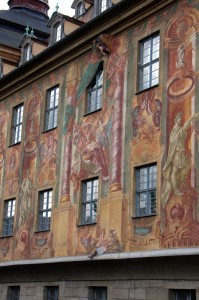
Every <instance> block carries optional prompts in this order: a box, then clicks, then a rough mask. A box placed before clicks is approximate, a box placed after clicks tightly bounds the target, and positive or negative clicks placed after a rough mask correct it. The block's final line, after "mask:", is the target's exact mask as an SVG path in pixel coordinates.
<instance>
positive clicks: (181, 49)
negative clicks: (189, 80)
mask: <svg viewBox="0 0 199 300" xmlns="http://www.w3.org/2000/svg"><path fill="white" fill-rule="evenodd" d="M184 56H185V45H184V44H181V45H180V46H179V48H178V51H177V61H176V68H177V69H179V68H184V67H185V61H184Z"/></svg>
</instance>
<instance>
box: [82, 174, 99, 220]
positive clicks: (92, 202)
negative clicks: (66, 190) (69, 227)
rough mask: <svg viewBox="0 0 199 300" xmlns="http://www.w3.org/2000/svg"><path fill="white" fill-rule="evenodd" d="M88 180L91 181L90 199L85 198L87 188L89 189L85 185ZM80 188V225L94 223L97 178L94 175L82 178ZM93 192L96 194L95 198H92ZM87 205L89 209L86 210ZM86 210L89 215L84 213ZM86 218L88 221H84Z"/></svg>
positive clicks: (96, 209)
mask: <svg viewBox="0 0 199 300" xmlns="http://www.w3.org/2000/svg"><path fill="white" fill-rule="evenodd" d="M95 181H97V192H95V193H94V188H95V187H96V186H95V185H94V183H95ZM89 182H90V183H91V188H90V189H91V197H90V200H86V198H87V196H88V195H89V194H88V193H87V190H88V189H89V187H87V186H88V183H89ZM81 188H82V191H81V225H89V224H96V223H97V211H98V201H99V178H98V177H94V178H89V179H86V180H83V181H82V186H81ZM94 194H97V198H94ZM87 205H88V206H90V209H89V210H86V207H87ZM94 206H95V207H94ZM87 211H89V216H87V215H86V212H87ZM93 211H94V212H95V214H93ZM87 218H88V221H86V220H87ZM94 218H95V219H94Z"/></svg>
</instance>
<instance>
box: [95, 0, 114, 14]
mask: <svg viewBox="0 0 199 300" xmlns="http://www.w3.org/2000/svg"><path fill="white" fill-rule="evenodd" d="M97 1H98V14H100V13H102V12H103V11H105V10H106V9H108V8H109V7H111V5H112V1H111V0H97Z"/></svg>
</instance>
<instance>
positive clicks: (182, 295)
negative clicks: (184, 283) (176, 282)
mask: <svg viewBox="0 0 199 300" xmlns="http://www.w3.org/2000/svg"><path fill="white" fill-rule="evenodd" d="M169 300H196V290H182V289H179V290H178V289H175V290H170V291H169Z"/></svg>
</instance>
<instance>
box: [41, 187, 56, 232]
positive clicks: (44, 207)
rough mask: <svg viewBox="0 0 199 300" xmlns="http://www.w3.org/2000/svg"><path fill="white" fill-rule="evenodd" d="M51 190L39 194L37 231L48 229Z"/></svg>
mask: <svg viewBox="0 0 199 300" xmlns="http://www.w3.org/2000/svg"><path fill="white" fill-rule="evenodd" d="M52 194H53V192H52V189H49V190H45V191H41V192H39V216H38V230H39V231H45V230H49V229H50V222H51V212H52Z"/></svg>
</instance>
